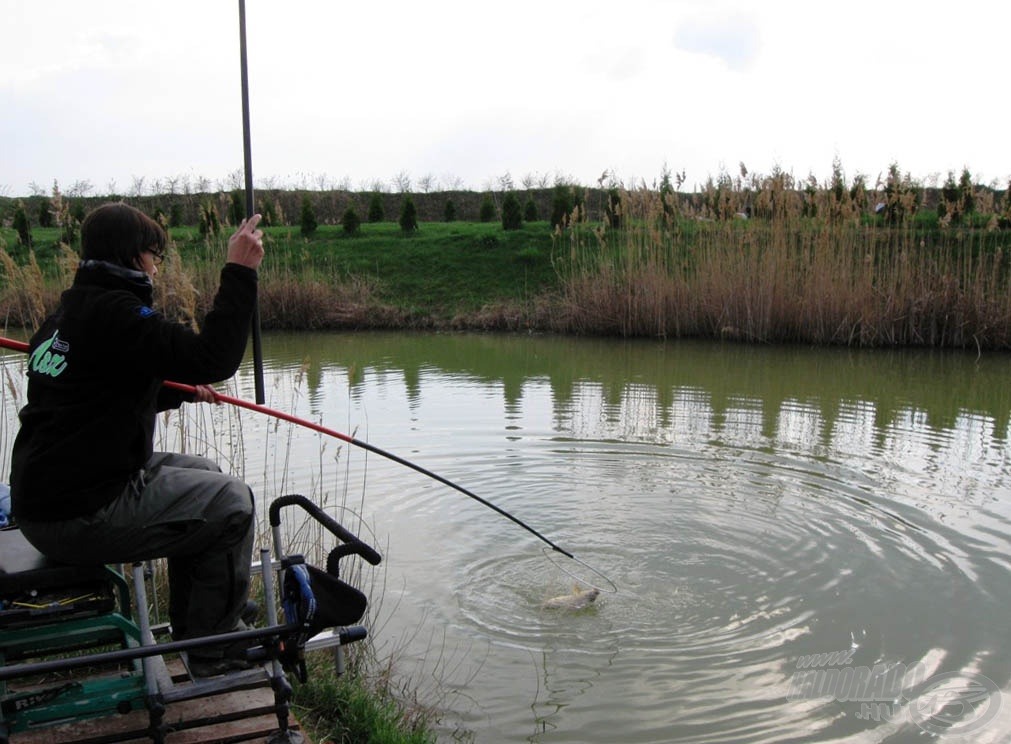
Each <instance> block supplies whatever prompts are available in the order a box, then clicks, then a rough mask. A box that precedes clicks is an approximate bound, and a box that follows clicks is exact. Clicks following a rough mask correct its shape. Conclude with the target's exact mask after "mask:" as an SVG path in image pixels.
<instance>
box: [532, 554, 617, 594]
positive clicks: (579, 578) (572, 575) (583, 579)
mask: <svg viewBox="0 0 1011 744" xmlns="http://www.w3.org/2000/svg"><path fill="white" fill-rule="evenodd" d="M542 552H543V553H544V558H545V559H546V560H547V561H548V563H550V564H551V565H553V566H554V567H555V568H557V569H558V570H559V571H561V572H562V573H563V574H565V575H566V576H568V577H569V578H570V579H572V580H573V581H575V582H576V583H577V584H581V585H583V586H586V587H589V588H591V589H597V590H599V591H602V592H606V593H607V594H617V593H618V587H617V586H616V585H615V583H614V582H613V581H611V580H610V579H609V578H608V577H607V576H606V575H604V573H603V572H601V571H598V570H597V569H595V568H594V567H593V566H591V565H590V564H589V563H587V562H586V561H583V560H580V559H579V558H576V557H575V556H574V555H568V554H566V555H567V557H568V558H569V560H572V561H575V562H576V563H578V564H579V565H580V566H582V567H583V568H585V569H586V570H587V571H589V572H590V573H591V574H593V575H594V576H597V577H599V578H600V579H601V580H602V581H603V583H604V584H605V585H604V586H602V585H601V584H597V583H594V582H592V581H587V580H586V577H585V576H577V575H576V574H575V573H573V572H572V571H570V570H569V569H568V568H566V567H565V566H563V565H562V564H561V563H560V562H559V561H558V559H557V556H554V555H552V553H551V551H550V550H548V549H547V548H543V549H542ZM608 587H610V588H608Z"/></svg>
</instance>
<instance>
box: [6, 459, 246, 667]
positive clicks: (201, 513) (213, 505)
mask: <svg viewBox="0 0 1011 744" xmlns="http://www.w3.org/2000/svg"><path fill="white" fill-rule="evenodd" d="M19 524H20V527H21V531H22V532H23V533H24V535H25V537H26V538H28V540H29V541H30V542H31V543H32V544H33V545H34V546H35V547H36V548H37V549H38V550H39V551H41V552H42V553H43V554H45V555H47V556H49V557H50V558H53V559H54V560H58V561H63V562H66V563H133V562H135V561H145V560H149V559H153V558H163V557H164V558H167V559H168V571H169V619H170V621H171V623H172V635H173V637H175V638H188V637H189V638H193V637H197V636H204V635H211V634H213V633H225V632H228V631H230V630H233V629H234V628H236V627H237V626H238V623H239V615H240V614H241V613H242V610H243V608H244V607H245V603H246V599H247V598H248V595H249V572H250V562H251V560H252V549H253V538H254V532H255V528H256V525H255V520H254V518H253V494H252V492H251V491H250V489H249V487H248V486H247V485H246V484H245V483H243V482H242V481H240V480H239V479H237V478H233V477H232V476H229V475H225V474H223V473H222V472H221V470H220V469H219V468H218V466H217V465H215V464H214V463H213V462H211V461H210V460H208V459H206V458H203V457H198V456H195V455H179V454H172V453H166V452H158V453H155V454H154V455H153V456H152V458H151V460H150V461H149V462H148V464H147V467H146V468H145V469H144V471H143V472H142V473H141V475H140V476H138V477H137V478H135V479H134V481H133V482H132V483H131V484H130V485H129V486H128V487H127V489H126V490H125V491H124V492H123V494H122V495H121V496H120V497H119V498H117V499H116V500H114V501H113V502H112V503H110V504H108V505H106V506H104V507H103V508H101V509H99V510H98V511H97V512H95V513H94V514H89V515H87V516H84V517H78V518H77V519H68V520H65V521H62V522H29V523H25V522H24V521H23V520H22V521H21V522H20V523H19ZM224 651H225V650H224V649H221V648H218V647H208V648H206V649H202V650H201V651H200V653H201V654H202V655H207V656H213V655H219V654H222V653H224Z"/></svg>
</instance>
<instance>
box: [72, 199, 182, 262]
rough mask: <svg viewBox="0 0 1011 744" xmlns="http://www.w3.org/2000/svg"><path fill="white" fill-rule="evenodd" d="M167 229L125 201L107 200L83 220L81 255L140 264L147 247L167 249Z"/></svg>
mask: <svg viewBox="0 0 1011 744" xmlns="http://www.w3.org/2000/svg"><path fill="white" fill-rule="evenodd" d="M166 241H167V238H166V237H165V231H164V230H163V229H162V228H161V225H159V224H158V223H157V222H155V221H154V220H153V219H151V218H150V217H148V216H147V215H146V214H144V213H143V212H141V211H140V210H139V209H137V208H136V207H131V206H130V205H129V204H124V203H123V202H114V203H110V204H103V205H102V206H100V207H96V208H95V209H94V210H92V211H91V212H89V213H88V216H87V217H85V218H84V222H83V223H81V258H83V259H84V260H85V261H88V260H97V261H109V262H110V263H115V264H119V265H120V266H126V267H127V268H130V269H135V268H137V259H139V258H140V254H141V253H144V252H145V251H152V252H154V253H156V254H158V255H161V254H163V253H164V252H165V243H166Z"/></svg>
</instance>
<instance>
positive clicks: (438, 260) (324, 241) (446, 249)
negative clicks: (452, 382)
mask: <svg viewBox="0 0 1011 744" xmlns="http://www.w3.org/2000/svg"><path fill="white" fill-rule="evenodd" d="M265 232H266V236H267V238H266V241H265V245H266V249H267V256H266V258H265V259H264V266H263V272H262V273H263V275H264V280H265V281H269V280H270V278H271V276H272V275H273V276H278V275H283V274H286V273H288V274H292V275H296V276H300V277H306V276H311V277H315V278H324V279H325V280H328V281H331V282H344V281H347V280H348V279H349V278H351V277H360V278H365V279H367V280H370V281H371V282H372V283H373V284H374V286H375V297H376V299H377V300H379V301H381V302H383V303H384V304H387V305H390V306H391V307H395V308H397V309H400V310H404V311H407V312H409V313H412V312H415V313H416V312H423V313H425V314H430V315H433V316H435V317H441V318H447V317H452V316H453V315H454V314H457V313H460V312H464V313H466V312H472V311H474V310H478V309H480V308H481V307H482V306H484V305H486V304H488V303H491V302H503V301H526V300H529V299H530V298H531V297H533V296H536V295H539V294H541V293H542V292H544V291H545V290H546V289H551V288H554V287H556V286H557V284H558V276H557V273H556V272H555V269H554V267H553V265H552V242H551V230H550V226H549V225H548V223H547V222H535V223H531V224H527V225H525V226H524V227H522V228H521V229H519V230H510V231H506V230H503V229H502V227H501V225H500V224H499V223H466V222H450V223H443V222H431V223H428V222H426V223H422V224H421V227H420V229H419V230H418V231H417V232H415V233H411V234H405V233H403V232H402V231H401V230H400V228H399V226H398V225H397V224H396V223H392V222H382V223H374V224H363V225H362V228H361V232H360V234H359V235H357V236H354V237H352V236H349V235H347V234H346V233H344V231H343V229H342V228H341V227H339V226H332V225H321V226H320V227H319V228H318V229H317V230H316V232H315V233H314V234H313V235H312V236H311V237H309V238H303V237H302V236H301V234H300V233H299V230H298V228H297V227H273V228H267V229H266V231H265ZM171 235H172V237H173V239H174V240H175V241H176V245H177V247H178V249H179V252H180V254H181V256H182V258H183V260H184V261H187V262H192V261H204V260H207V261H212V262H216V261H218V260H219V259H218V258H216V257H214V256H209V255H208V249H207V247H206V244H205V242H204V241H203V240H201V239H200V237H199V235H197V233H196V230H195V229H193V228H173V229H172V230H171Z"/></svg>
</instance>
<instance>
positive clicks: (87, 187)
mask: <svg viewBox="0 0 1011 744" xmlns="http://www.w3.org/2000/svg"><path fill="white" fill-rule="evenodd" d="M94 190H95V187H94V186H93V185H92V183H91V181H87V180H83V181H74V182H73V183H72V184H71V185H70V188H69V189H67V196H73V197H81V196H87V195H88V194H90V193H91V192H92V191H94Z"/></svg>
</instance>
